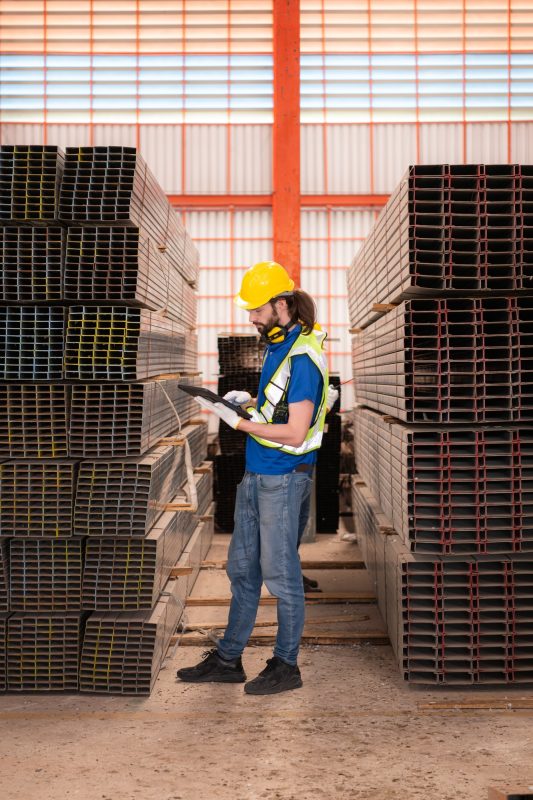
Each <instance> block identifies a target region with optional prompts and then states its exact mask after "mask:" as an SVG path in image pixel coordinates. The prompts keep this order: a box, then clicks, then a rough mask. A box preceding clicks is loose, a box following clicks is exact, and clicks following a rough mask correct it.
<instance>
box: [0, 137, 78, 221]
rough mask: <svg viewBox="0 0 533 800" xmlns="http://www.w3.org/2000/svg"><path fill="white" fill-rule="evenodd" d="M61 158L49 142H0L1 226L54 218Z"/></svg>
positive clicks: (63, 158) (62, 163)
mask: <svg viewBox="0 0 533 800" xmlns="http://www.w3.org/2000/svg"><path fill="white" fill-rule="evenodd" d="M64 161H65V156H64V153H63V151H62V150H61V149H60V148H59V147H54V146H52V145H9V144H3V145H0V225H1V224H2V223H3V222H4V221H7V222H11V221H19V220H20V221H21V222H29V223H30V224H38V223H44V224H46V223H49V222H53V221H54V220H57V218H58V200H59V187H60V182H61V178H62V175H63V170H64Z"/></svg>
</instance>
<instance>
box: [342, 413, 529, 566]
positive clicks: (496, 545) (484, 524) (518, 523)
mask: <svg viewBox="0 0 533 800" xmlns="http://www.w3.org/2000/svg"><path fill="white" fill-rule="evenodd" d="M354 438H355V457H356V463H357V469H358V472H359V474H360V475H361V477H362V478H363V480H364V481H365V483H366V484H367V486H368V488H369V490H370V491H371V492H372V494H373V496H374V497H375V499H376V501H377V502H378V504H379V506H380V508H381V509H382V510H383V512H384V514H385V515H386V516H387V517H388V518H389V519H390V520H391V522H392V524H393V526H394V528H395V530H396V531H397V533H398V534H399V535H400V536H401V538H402V540H403V542H404V544H405V545H406V546H407V547H408V548H410V549H411V550H412V551H413V552H417V553H432V554H442V555H459V554H464V555H468V554H470V555H474V554H493V553H505V554H510V553H518V552H533V493H532V492H531V487H533V428H524V427H515V428H500V427H486V426H485V427H480V428H472V427H470V428H465V427H461V426H454V427H450V426H447V427H445V428H440V429H438V428H427V427H424V426H418V427H414V426H410V427H408V426H406V425H402V424H400V423H395V422H392V421H385V420H384V419H383V418H382V417H381V416H380V415H379V414H375V413H374V412H372V411H369V410H366V409H362V408H356V409H355V411H354Z"/></svg>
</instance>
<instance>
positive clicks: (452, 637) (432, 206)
mask: <svg viewBox="0 0 533 800" xmlns="http://www.w3.org/2000/svg"><path fill="white" fill-rule="evenodd" d="M532 279H533V167H532V166H523V165H516V164H511V165H483V164H474V165H438V166H415V167H411V168H410V169H409V170H408V172H407V174H406V175H405V176H404V178H403V180H402V182H401V183H400V186H399V187H398V188H397V189H396V191H395V192H394V193H393V195H392V197H391V199H390V200H389V202H388V204H387V206H386V207H385V208H384V210H383V212H382V213H381V215H380V216H379V218H378V220H377V221H376V224H375V225H374V228H373V230H372V232H371V233H370V235H369V236H368V238H367V240H366V241H365V243H364V245H363V247H362V249H361V251H360V252H359V253H358V254H357V256H356V258H355V259H354V262H353V264H352V266H351V268H350V270H349V273H348V292H349V305H350V319H351V325H352V333H353V334H354V337H353V347H352V353H353V374H354V382H355V387H354V388H355V399H356V408H355V410H354V435H355V455H356V463H357V470H358V474H357V475H356V476H354V478H353V482H352V497H353V507H354V514H355V517H356V526H357V530H358V533H359V536H360V540H361V545H362V549H363V555H364V558H365V561H366V563H367V566H368V569H369V571H370V573H371V574H372V575H373V577H374V582H375V587H376V593H377V597H378V603H379V606H380V609H381V612H382V614H383V617H384V618H385V620H386V623H387V626H388V629H389V635H390V639H391V643H392V646H393V648H394V650H395V653H396V657H397V659H398V662H399V665H400V669H401V671H402V674H403V676H404V678H405V679H406V680H408V681H410V682H414V683H423V684H447V685H448V684H449V685H452V684H459V685H468V684H492V685H505V684H514V683H525V682H529V681H531V680H533V658H532V654H533V652H532V647H531V636H530V631H531V625H532V624H533V612H532V611H531V608H532V604H531V601H532V600H533V557H532V555H531V554H532V553H533V493H532V491H531V490H532V487H533V313H532V312H533V280H532Z"/></svg>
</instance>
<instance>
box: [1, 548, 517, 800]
mask: <svg viewBox="0 0 533 800" xmlns="http://www.w3.org/2000/svg"><path fill="white" fill-rule="evenodd" d="M224 546H225V542H223V540H222V539H219V538H217V537H215V543H214V545H213V548H214V549H213V551H212V553H211V554H210V556H209V557H211V556H216V557H220V556H223V555H224ZM216 548H219V549H218V550H217V549H216ZM324 548H325V549H326V550H327V551H328V552H329V553H330V554H332V555H333V556H334V557H338V556H339V554H340V553H341V552H342V551H343V550H344V551H347V548H346V545H345V544H343V543H340V542H339V539H338V537H337V539H336V540H335V541H333V540H330V541H326V540H325V539H322V540H321V543H320V545H319V546H315V545H305V550H304V552H303V554H302V556H303V557H307V558H310V557H312V556H313V555H315V554H319V555H320V557H323V553H324ZM352 552H355V551H352ZM309 574H313V573H309ZM209 575H211V578H209ZM316 577H320V576H319V575H318V574H317V575H316ZM222 579H223V573H220V572H219V573H218V574H217V575H215V573H211V572H207V573H205V572H204V573H202V579H201V580H200V581H199V583H198V587H197V591H198V592H199V594H202V593H203V592H209V588H208V587H209V585H211V590H215V589H216V592H215V593H217V594H218V593H219V592H220V591H221V587H222V583H221V581H222ZM328 580H330V581H333V582H336V583H335V585H334V586H330V587H329V588H340V589H343V588H345V585H344V584H345V582H346V580H348V581H352V580H353V585H354V588H356V589H357V588H365V586H367V584H365V581H368V576H367V575H366V573H365V572H364V571H362V570H361V571H359V574H358V577H357V582H358V587H356V586H355V577H353V573H352V571H348V570H347V571H344V572H343V571H338V573H335V574H333V571H330V574H329V576H328ZM324 582H325V583H327V580H326V578H325V577H324ZM206 584H207V585H206ZM351 585H352V584H351ZM324 588H328V587H326V586H325V587H324ZM309 610H310V612H312V613H314V614H316V615H317V616H320V613H324V614H326V615H327V616H328V617H331V615H332V614H338V613H339V610H340V609H339V607H338V606H333V607H332V606H325V607H323V609H322V611H321V612H320V607H317V606H313V607H310V609H309ZM192 611H194V612H195V613H196V615H197V616H198V618H199V619H206V618H207V617H208V616H209V618H212V617H213V614H215V611H216V615H217V616H216V618H215V622H217V624H218V620H219V619H220V620H223V619H225V615H226V614H227V609H224V608H220V609H205V608H199V609H191V612H192ZM344 611H345V612H346V614H347V615H348V617H349V621H348V624H349V625H352V624H353V623H354V620H355V622H356V624H357V625H358V626H359V629H363V630H364V629H365V626H370V627H372V628H375V627H376V625H379V622H380V621H379V618H377V619H376V616H375V609H374V611H372V610H371V607H370V606H368V605H367V606H363V605H358V606H344ZM319 612H320V613H319ZM271 613H272V609H271V608H270V609H268V608H263V609H262V610H261V614H262V615H263V617H264V618H265V619H266V618H267V616H268V615H269V614H271ZM381 625H382V623H381ZM202 651H203V648H198V647H185V646H181V647H178V648H177V650H176V652H175V653H174V656H173V658H172V660H171V661H170V660H169V661H168V662H167V666H166V668H165V669H164V670H163V671H162V672H161V673H160V675H159V678H158V680H157V683H156V685H155V689H154V691H153V693H152V696H151V697H150V698H139V699H138V698H127V697H108V696H96V695H27V694H26V695H5V696H3V697H0V800H34V798H35V800H37V798H38V799H39V800H52V798H53V800H63V799H64V798H69V799H70V798H80V799H81V800H137V798H143V800H212V799H213V800H214V798H217V800H258V799H259V798H264V800H321V799H323V800H430V799H431V800H486V798H487V789H488V787H489V786H498V787H501V788H503V787H506V786H509V787H513V786H522V787H523V786H524V785H528V784H532V785H533V691H524V690H522V689H518V690H510V691H509V690H502V691H500V692H497V691H494V690H491V691H480V690H476V691H473V692H465V691H449V690H439V691H435V690H430V691H427V690H425V689H420V688H416V687H408V686H406V685H405V684H404V683H403V682H402V680H401V678H400V675H399V673H398V668H397V665H396V661H395V659H394V655H393V653H392V650H391V649H390V647H388V646H376V645H351V646H346V647H306V648H304V649H303V651H302V653H301V657H300V667H301V670H302V676H303V680H304V686H303V688H302V689H299V690H297V691H293V692H288V693H286V694H283V695H278V696H272V697H266V698H260V697H249V696H247V695H245V694H244V693H243V689H242V685H234V686H227V685H226V686H225V685H216V684H207V685H203V686H194V685H190V684H183V683H180V682H176V679H175V670H176V668H178V667H180V666H185V665H189V664H193V663H195V662H196V661H198V660H199V658H200V656H201V654H202ZM270 654H271V650H270V648H266V647H252V648H248V649H247V651H246V652H245V655H244V665H245V669H246V671H247V673H248V675H249V676H250V677H253V676H254V675H255V674H257V673H258V672H259V671H260V670H261V669H262V668H263V666H264V662H265V659H266V658H268V657H269V656H270ZM446 700H451V701H453V702H454V703H456V704H460V703H461V702H462V701H469V702H470V703H475V702H476V701H481V704H482V705H485V706H487V705H488V706H489V708H484V709H481V708H479V709H476V708H472V709H470V710H465V709H463V710H458V709H445V710H436V709H434V708H431V707H429V708H428V707H427V706H428V703H431V702H432V701H446ZM491 704H492V706H493V707H492V708H490V705H491ZM527 706H529V708H528V707H527ZM532 791H533V790H532Z"/></svg>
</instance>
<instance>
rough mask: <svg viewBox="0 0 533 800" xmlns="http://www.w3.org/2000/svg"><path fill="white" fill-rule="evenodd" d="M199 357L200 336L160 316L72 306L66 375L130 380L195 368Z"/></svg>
mask: <svg viewBox="0 0 533 800" xmlns="http://www.w3.org/2000/svg"><path fill="white" fill-rule="evenodd" d="M1 310H2V309H0V312H1ZM197 359H198V344H197V338H196V334H193V333H191V331H190V330H187V329H186V328H184V327H183V326H181V325H180V323H177V322H173V321H172V320H169V319H167V318H165V317H163V316H161V315H160V314H155V313H152V312H151V311H145V310H144V309H138V308H117V307H112V308H109V307H98V308H95V307H91V306H73V307H72V308H69V310H68V324H67V335H66V342H65V377H66V378H67V379H73V380H98V381H113V380H115V381H126V380H143V379H145V378H150V377H154V376H156V375H163V374H166V375H168V374H170V373H187V372H196V370H197V366H198V362H197Z"/></svg>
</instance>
